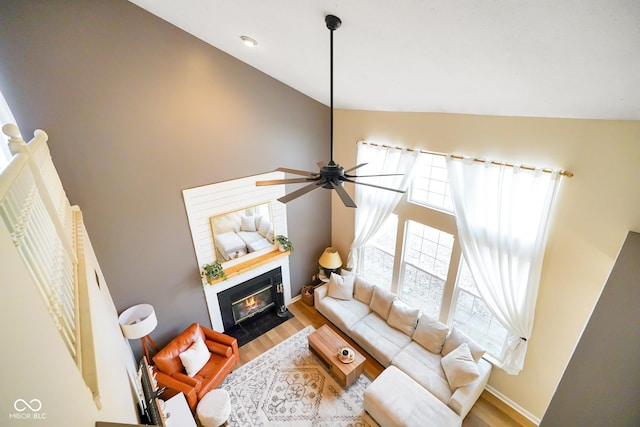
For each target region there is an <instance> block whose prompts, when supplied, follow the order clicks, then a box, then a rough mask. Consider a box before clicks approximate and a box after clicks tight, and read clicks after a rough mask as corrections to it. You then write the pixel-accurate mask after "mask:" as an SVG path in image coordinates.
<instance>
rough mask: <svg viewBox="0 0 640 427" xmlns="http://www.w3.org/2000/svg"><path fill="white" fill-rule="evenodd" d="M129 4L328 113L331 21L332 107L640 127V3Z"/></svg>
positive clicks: (247, 0) (360, 0)
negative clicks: (335, 22) (336, 25)
mask: <svg viewBox="0 0 640 427" xmlns="http://www.w3.org/2000/svg"><path fill="white" fill-rule="evenodd" d="M131 1H132V2H133V3H135V4H137V5H138V6H140V7H142V8H144V9H146V10H148V11H149V12H151V13H153V14H155V15H157V16H159V17H160V18H162V19H164V20H166V21H168V22H170V23H172V24H174V25H176V26H177V27H179V28H181V29H183V30H184V31H187V32H189V33H191V34H193V35H194V36H196V37H198V38H200V39H202V40H204V41H205V42H207V43H209V44H211V45H212V46H215V47H216V48H218V49H220V50H222V51H224V52H227V53H228V54H230V55H232V56H234V57H236V58H238V59H239V60H241V61H243V62H245V63H247V64H249V65H251V66H252V67H255V68H257V69H259V70H261V71H263V72H264V73H266V74H268V75H270V76H272V77H274V78H275V79H277V80H279V81H281V82H283V83H285V84H287V85H289V86H291V87H292V88H294V89H296V90H298V91H300V92H302V93H304V94H306V95H308V96H310V97H311V98H314V99H316V100H318V101H320V102H322V103H324V104H327V105H328V103H329V31H328V30H327V28H326V26H325V23H324V16H325V15H326V14H334V15H337V16H338V17H340V18H341V19H342V26H341V28H340V29H338V30H337V31H336V32H335V34H334V43H335V64H334V70H335V76H334V78H335V81H334V88H335V89H334V90H335V94H334V97H335V99H334V103H335V106H336V107H337V108H346V109H359V110H382V111H415V112H450V113H469V114H489V115H507V116H533V117H563V118H596V119H626V120H640V1H638V0H606V1H602V0H536V1H534V0H529V1H526V0H516V1H514V0H454V1H452V0H399V1H389V0H332V1H326V0H303V1H301V0H243V1H229V0H184V1H179V2H178V1H174V0H131ZM242 35H247V36H250V37H252V38H254V39H255V40H257V41H258V45H257V46H255V47H253V48H248V47H246V46H244V45H243V44H242V42H241V40H240V36H242Z"/></svg>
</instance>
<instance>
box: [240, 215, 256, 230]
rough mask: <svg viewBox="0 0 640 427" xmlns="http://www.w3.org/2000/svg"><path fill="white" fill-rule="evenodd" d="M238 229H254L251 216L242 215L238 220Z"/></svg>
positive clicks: (254, 224)
mask: <svg viewBox="0 0 640 427" xmlns="http://www.w3.org/2000/svg"><path fill="white" fill-rule="evenodd" d="M240 231H256V221H255V220H254V219H253V217H252V216H243V217H242V219H241V220H240Z"/></svg>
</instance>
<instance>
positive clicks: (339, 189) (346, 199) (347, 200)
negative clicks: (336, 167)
mask: <svg viewBox="0 0 640 427" xmlns="http://www.w3.org/2000/svg"><path fill="white" fill-rule="evenodd" d="M329 182H330V183H331V186H332V187H333V189H334V190H336V193H338V196H340V198H341V199H342V203H344V205H345V206H346V207H348V208H357V206H356V203H355V202H354V201H353V199H352V198H351V196H349V193H347V190H345V189H344V187H343V186H342V185H340V184H337V183H336V182H334V181H329Z"/></svg>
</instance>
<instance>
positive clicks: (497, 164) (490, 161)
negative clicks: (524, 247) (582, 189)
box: [360, 141, 573, 178]
mask: <svg viewBox="0 0 640 427" xmlns="http://www.w3.org/2000/svg"><path fill="white" fill-rule="evenodd" d="M360 142H362V143H363V144H367V145H371V146H373V147H383V148H393V149H395V150H407V151H412V152H413V151H417V152H419V153H423V154H431V155H433V156H443V157H445V156H448V154H446V153H438V152H436V151H429V150H415V149H413V148H402V147H395V146H392V145H385V144H376V143H373V142H367V141H360ZM451 157H452V158H454V159H459V160H462V159H464V156H461V155H458V154H452V155H451ZM473 161H474V162H477V163H487V162H489V163H491V164H492V165H496V166H506V167H509V168H512V167H514V166H515V165H514V164H513V163H506V162H499V161H496V160H485V159H473ZM520 169H525V170H530V171H534V170H536V169H537V168H535V167H533V166H522V165H521V166H520ZM542 172H546V173H551V172H553V170H552V169H542ZM558 174H559V175H561V176H566V177H567V178H571V177H572V176H573V172H571V171H567V170H560V171H559V172H558Z"/></svg>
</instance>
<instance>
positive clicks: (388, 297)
mask: <svg viewBox="0 0 640 427" xmlns="http://www.w3.org/2000/svg"><path fill="white" fill-rule="evenodd" d="M395 299H396V296H395V294H394V293H393V292H391V291H389V290H387V289H384V288H381V287H379V286H376V287H375V288H374V289H373V295H371V302H370V303H369V307H371V310H373V311H375V312H376V313H378V314H379V315H380V317H382V318H383V319H384V320H387V319H388V318H389V312H390V311H391V304H393V301H394V300H395Z"/></svg>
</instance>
